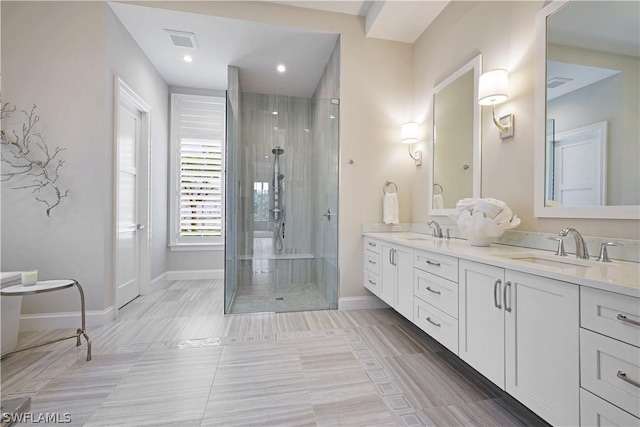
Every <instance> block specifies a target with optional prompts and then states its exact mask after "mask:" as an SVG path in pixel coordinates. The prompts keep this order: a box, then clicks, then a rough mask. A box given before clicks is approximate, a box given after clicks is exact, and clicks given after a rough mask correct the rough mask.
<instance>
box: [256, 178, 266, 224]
mask: <svg viewBox="0 0 640 427" xmlns="http://www.w3.org/2000/svg"><path fill="white" fill-rule="evenodd" d="M253 220H254V221H269V183H268V182H254V183H253Z"/></svg>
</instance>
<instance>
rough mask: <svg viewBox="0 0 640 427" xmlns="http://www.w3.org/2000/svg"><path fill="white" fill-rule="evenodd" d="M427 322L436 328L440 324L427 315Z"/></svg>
mask: <svg viewBox="0 0 640 427" xmlns="http://www.w3.org/2000/svg"><path fill="white" fill-rule="evenodd" d="M427 322H429V323H431V324H432V325H434V326H437V327H438V328H439V327H440V326H441V325H440V323H436V322H434V321H433V320H431V318H430V317H427Z"/></svg>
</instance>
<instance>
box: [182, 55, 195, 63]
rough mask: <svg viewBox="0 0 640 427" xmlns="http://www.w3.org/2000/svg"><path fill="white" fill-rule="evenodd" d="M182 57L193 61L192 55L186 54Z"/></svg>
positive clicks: (185, 60) (187, 60)
mask: <svg viewBox="0 0 640 427" xmlns="http://www.w3.org/2000/svg"><path fill="white" fill-rule="evenodd" d="M182 59H183V60H184V62H193V58H192V57H191V55H185V56H183V57H182Z"/></svg>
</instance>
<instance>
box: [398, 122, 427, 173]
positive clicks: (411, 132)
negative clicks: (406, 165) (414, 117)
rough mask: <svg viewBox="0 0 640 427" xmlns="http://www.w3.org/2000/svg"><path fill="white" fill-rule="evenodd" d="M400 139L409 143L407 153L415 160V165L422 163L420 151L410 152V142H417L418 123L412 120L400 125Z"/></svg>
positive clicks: (404, 142)
mask: <svg viewBox="0 0 640 427" xmlns="http://www.w3.org/2000/svg"><path fill="white" fill-rule="evenodd" d="M400 141H402V143H403V144H407V145H409V155H410V156H411V158H412V159H413V160H414V161H415V162H416V166H420V165H421V164H422V151H416V152H415V154H413V153H411V144H413V143H416V142H418V124H417V123H414V122H407V123H403V124H402V126H401V127H400Z"/></svg>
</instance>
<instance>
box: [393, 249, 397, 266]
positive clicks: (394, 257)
mask: <svg viewBox="0 0 640 427" xmlns="http://www.w3.org/2000/svg"><path fill="white" fill-rule="evenodd" d="M396 253H398V251H397V250H396V249H393V265H398V264H396Z"/></svg>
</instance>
